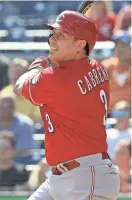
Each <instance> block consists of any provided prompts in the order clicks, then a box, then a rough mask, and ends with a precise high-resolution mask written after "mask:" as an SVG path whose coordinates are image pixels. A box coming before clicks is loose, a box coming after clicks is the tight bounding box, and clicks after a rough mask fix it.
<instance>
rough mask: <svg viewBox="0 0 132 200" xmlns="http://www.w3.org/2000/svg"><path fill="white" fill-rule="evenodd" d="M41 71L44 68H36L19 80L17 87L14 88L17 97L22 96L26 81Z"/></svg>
mask: <svg viewBox="0 0 132 200" xmlns="http://www.w3.org/2000/svg"><path fill="white" fill-rule="evenodd" d="M41 70H42V68H35V69H32V70H31V71H28V72H26V73H25V74H23V75H22V76H20V78H19V79H18V80H17V82H16V85H15V87H14V92H15V93H16V94H17V95H21V94H22V88H23V85H24V83H25V81H26V80H29V79H31V78H32V77H34V76H35V75H36V74H37V73H39V72H40V71H41Z"/></svg>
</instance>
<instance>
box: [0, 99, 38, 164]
mask: <svg viewBox="0 0 132 200" xmlns="http://www.w3.org/2000/svg"><path fill="white" fill-rule="evenodd" d="M14 104H15V103H14V100H13V98H12V97H1V98H0V135H1V134H2V132H5V131H8V132H12V133H13V134H14V135H15V137H16V156H17V160H19V162H22V163H24V164H30V162H31V163H36V162H38V160H39V158H38V159H37V160H35V161H34V160H33V161H32V160H31V158H32V149H34V148H35V141H34V140H33V134H34V124H33V121H32V120H31V119H30V118H29V117H27V116H26V115H22V114H19V113H15V105H14Z"/></svg>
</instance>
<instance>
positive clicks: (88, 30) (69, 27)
mask: <svg viewBox="0 0 132 200" xmlns="http://www.w3.org/2000/svg"><path fill="white" fill-rule="evenodd" d="M44 25H45V26H47V27H49V28H50V29H53V28H60V29H61V30H63V31H64V32H67V33H69V34H71V35H73V36H75V37H77V38H78V39H82V40H85V41H87V43H88V44H89V50H90V51H92V49H93V47H94V45H95V43H96V36H97V30H96V27H95V24H94V23H93V22H92V20H91V19H89V18H87V17H86V16H84V15H83V14H81V13H78V12H75V11H69V10H68V11H64V12H62V13H61V14H60V15H58V17H57V18H56V21H55V23H53V24H44Z"/></svg>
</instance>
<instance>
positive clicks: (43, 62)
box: [28, 56, 49, 70]
mask: <svg viewBox="0 0 132 200" xmlns="http://www.w3.org/2000/svg"><path fill="white" fill-rule="evenodd" d="M48 65H49V61H48V60H47V58H45V57H43V56H41V57H39V58H36V59H35V61H33V62H32V63H31V65H30V66H29V67H28V70H31V69H35V68H42V69H43V68H46V67H48Z"/></svg>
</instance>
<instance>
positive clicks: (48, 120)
mask: <svg viewBox="0 0 132 200" xmlns="http://www.w3.org/2000/svg"><path fill="white" fill-rule="evenodd" d="M45 118H46V120H47V122H48V131H49V133H53V132H54V130H55V129H54V126H53V124H52V122H51V119H50V116H49V114H48V113H46V115H45Z"/></svg>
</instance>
